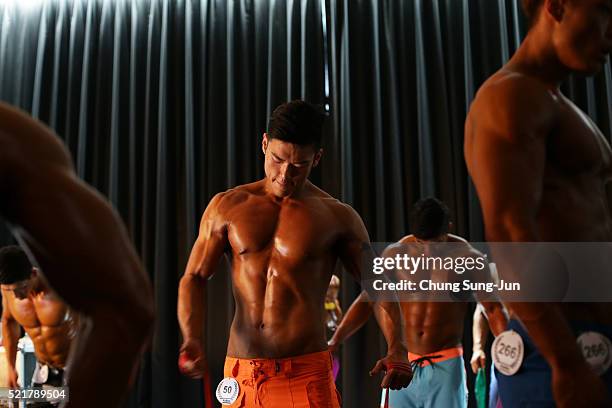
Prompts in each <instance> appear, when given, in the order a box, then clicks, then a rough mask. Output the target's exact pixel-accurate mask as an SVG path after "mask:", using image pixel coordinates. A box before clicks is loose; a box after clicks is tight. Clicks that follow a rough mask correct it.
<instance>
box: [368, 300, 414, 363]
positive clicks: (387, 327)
mask: <svg viewBox="0 0 612 408" xmlns="http://www.w3.org/2000/svg"><path fill="white" fill-rule="evenodd" d="M374 315H375V316H376V320H377V321H378V325H379V326H380V329H381V330H382V332H383V335H384V336H385V340H386V341H387V354H401V355H404V356H406V355H408V348H407V346H406V340H405V339H404V319H403V318H402V311H401V309H400V306H399V303H397V302H377V303H376V304H375V305H374Z"/></svg>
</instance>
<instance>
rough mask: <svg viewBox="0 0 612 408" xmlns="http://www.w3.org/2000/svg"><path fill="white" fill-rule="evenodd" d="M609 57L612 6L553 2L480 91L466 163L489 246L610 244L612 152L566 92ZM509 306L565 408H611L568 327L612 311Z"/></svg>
mask: <svg viewBox="0 0 612 408" xmlns="http://www.w3.org/2000/svg"><path fill="white" fill-rule="evenodd" d="M611 49H612V1H610V0H583V1H580V2H578V1H567V2H561V1H553V0H546V1H545V2H544V5H543V7H541V10H540V14H539V17H538V18H537V20H536V21H535V22H534V25H533V27H532V28H531V30H530V31H529V33H528V35H527V37H526V39H525V40H524V42H523V43H522V45H521V47H520V48H519V50H518V51H517V52H516V54H515V55H514V56H513V57H512V59H511V60H510V61H509V62H508V63H507V64H506V65H504V66H503V67H502V68H501V69H500V70H499V71H498V72H497V73H495V74H494V75H493V76H492V77H491V78H489V79H488V80H487V81H486V82H485V83H484V84H483V85H482V87H481V88H480V90H479V91H478V93H477V95H476V98H475V100H474V102H473V103H472V106H471V108H470V111H469V114H468V117H467V120H466V124H465V159H466V162H467V167H468V171H469V173H470V175H471V176H472V179H473V181H474V183H475V186H476V190H477V192H478V197H479V199H480V202H481V205H482V211H483V215H484V221H485V233H486V238H487V240H488V241H492V242H508V241H519V242H521V241H522V242H535V241H545V242H546V241H549V242H550V241H568V242H575V241H578V242H580V241H582V242H610V241H612V216H611V213H610V203H611V202H610V199H611V198H612V197H611V194H612V184H611V183H610V182H611V181H612V151H611V150H610V146H609V144H608V142H607V141H606V140H605V138H604V137H603V135H602V133H601V131H600V130H599V129H598V128H597V127H596V125H595V124H594V123H593V121H592V120H591V119H590V118H588V117H587V116H586V115H585V114H584V113H583V112H581V111H580V109H578V107H576V106H575V105H574V104H573V103H572V102H571V101H570V100H568V99H567V98H566V97H565V96H564V95H562V93H561V91H560V89H559V85H560V83H561V82H562V81H563V80H564V79H565V78H566V77H567V76H568V75H569V74H570V73H571V72H578V73H582V74H585V73H586V74H593V73H595V72H597V71H599V70H600V69H601V66H602V65H603V63H604V62H605V61H606V56H607V54H609V52H610V50H611ZM501 268H503V265H501V266H500V270H501ZM602 273H604V271H602ZM509 306H510V308H511V309H512V310H513V312H514V313H515V314H516V315H517V316H518V317H519V318H520V319H521V321H522V322H523V324H524V325H525V326H526V328H527V330H528V331H529V333H530V335H531V336H532V338H533V341H534V342H535V344H536V345H537V346H538V348H539V350H540V352H541V353H542V355H543V356H544V358H545V359H546V360H547V361H548V363H549V364H550V365H551V368H552V373H553V384H552V387H553V394H554V396H555V400H556V402H557V404H558V406H560V407H577V406H580V407H582V406H589V407H590V406H604V405H605V406H607V404H608V403H609V402H604V400H606V399H607V398H609V397H607V396H606V392H605V389H604V386H603V383H602V382H601V381H600V380H599V378H598V377H597V376H595V375H594V373H593V372H592V371H591V370H590V369H589V367H588V366H587V364H586V362H585V361H584V359H583V358H582V355H581V354H580V352H579V350H578V347H577V346H576V342H575V338H574V336H573V334H572V332H571V330H570V327H569V325H568V323H567V322H568V320H571V319H579V320H582V321H591V322H597V323H601V324H605V325H610V324H612V304H609V303H608V304H605V303H582V304H579V303H565V304H562V305H557V304H546V303H537V304H536V303H534V304H530V303H512V304H510V305H509Z"/></svg>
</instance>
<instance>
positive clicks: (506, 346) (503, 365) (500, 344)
mask: <svg viewBox="0 0 612 408" xmlns="http://www.w3.org/2000/svg"><path fill="white" fill-rule="evenodd" d="M524 353H525V347H524V345H523V339H522V338H521V336H520V335H519V334H518V333H517V332H515V331H514V330H506V331H505V332H503V333H501V334H500V335H499V336H497V337H496V338H495V341H494V342H493V346H492V347H491V357H492V358H493V364H495V367H496V368H497V369H498V370H499V372H500V373H502V374H504V375H514V374H516V372H517V371H518V370H519V368H521V364H523V356H524Z"/></svg>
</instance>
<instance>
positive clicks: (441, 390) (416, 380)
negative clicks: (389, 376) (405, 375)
mask: <svg viewBox="0 0 612 408" xmlns="http://www.w3.org/2000/svg"><path fill="white" fill-rule="evenodd" d="M431 354H435V353H431ZM385 392H386V390H383V392H382V398H381V401H380V406H381V407H384V406H385ZM467 401H468V391H467V386H466V384H465V367H464V365H463V357H462V356H459V357H455V358H451V359H448V360H445V361H441V362H439V363H434V364H433V365H427V366H425V367H418V366H417V367H415V368H414V376H413V377H412V381H411V382H410V385H409V386H408V387H406V388H403V389H401V390H398V391H396V390H389V408H466V407H467Z"/></svg>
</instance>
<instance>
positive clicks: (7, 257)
mask: <svg viewBox="0 0 612 408" xmlns="http://www.w3.org/2000/svg"><path fill="white" fill-rule="evenodd" d="M31 274H32V264H31V263H30V260H29V259H28V256H27V255H26V253H25V251H24V250H23V249H21V248H20V247H18V246H16V245H9V246H5V247H4V248H2V249H0V284H2V285H10V284H12V283H15V282H20V281H24V280H26V279H29V278H30V276H31Z"/></svg>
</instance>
